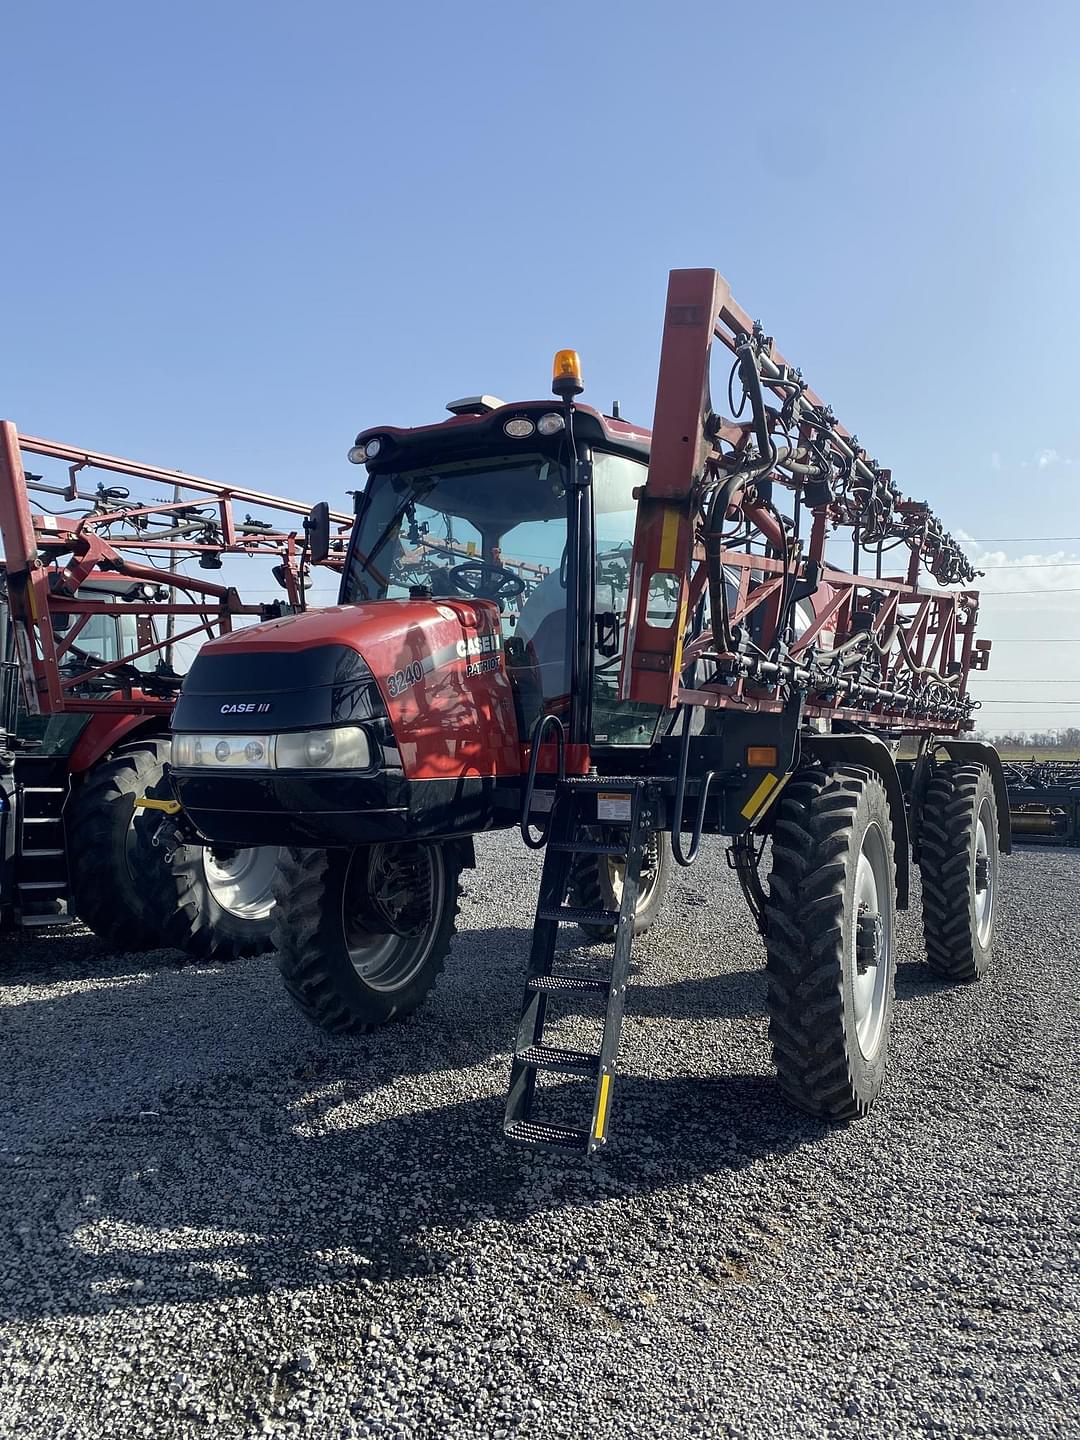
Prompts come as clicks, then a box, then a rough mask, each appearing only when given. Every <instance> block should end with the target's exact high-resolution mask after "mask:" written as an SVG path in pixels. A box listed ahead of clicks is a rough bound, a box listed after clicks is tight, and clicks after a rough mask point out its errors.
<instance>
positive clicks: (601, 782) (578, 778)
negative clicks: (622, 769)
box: [559, 775, 651, 795]
mask: <svg viewBox="0 0 1080 1440" xmlns="http://www.w3.org/2000/svg"><path fill="white" fill-rule="evenodd" d="M650 778H651V777H650ZM559 784H560V785H566V786H568V787H569V788H570V789H571V790H610V791H611V793H612V794H613V795H632V794H633V793H634V791H635V790H638V789H640V787H641V786H642V785H644V784H645V781H644V780H642V779H641V777H640V776H637V775H567V776H566V777H565V778H564V779H562V780H560V781H559Z"/></svg>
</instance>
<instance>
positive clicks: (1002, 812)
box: [941, 740, 1012, 855]
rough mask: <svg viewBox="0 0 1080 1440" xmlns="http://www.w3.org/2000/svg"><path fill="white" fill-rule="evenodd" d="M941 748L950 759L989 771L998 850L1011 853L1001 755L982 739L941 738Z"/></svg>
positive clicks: (1007, 806) (1010, 833) (1009, 816)
mask: <svg viewBox="0 0 1080 1440" xmlns="http://www.w3.org/2000/svg"><path fill="white" fill-rule="evenodd" d="M941 746H942V748H943V749H944V750H945V751H946V752H947V753H948V756H949V759H950V760H959V761H964V760H967V761H969V762H970V763H972V764H975V765H985V766H986V768H987V770H989V771H990V779H991V781H992V782H993V786H994V799H995V801H996V802H997V812H998V850H999V851H1000V853H1001V854H1002V855H1011V854H1012V816H1011V815H1010V814H1009V791H1008V787H1007V786H1006V784H1005V769H1004V767H1003V765H1002V763H1001V756H1000V755H999V754H998V752H997V751H996V750H995V749H994V747H993V745H987V744H986V742H985V741H983V740H942V741H941Z"/></svg>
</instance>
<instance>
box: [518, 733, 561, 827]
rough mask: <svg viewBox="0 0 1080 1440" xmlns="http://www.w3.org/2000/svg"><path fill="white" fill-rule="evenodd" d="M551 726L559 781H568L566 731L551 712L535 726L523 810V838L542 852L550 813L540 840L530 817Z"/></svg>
mask: <svg viewBox="0 0 1080 1440" xmlns="http://www.w3.org/2000/svg"><path fill="white" fill-rule="evenodd" d="M551 724H554V726H555V746H556V754H557V757H558V766H559V768H558V773H557V780H565V779H566V729H565V727H564V725H563V723H562V721H561V720H560V719H559V717H558V715H552V714H551V713H550V712H549V713H547V714H546V715H541V716H540V719H539V720H538V721H537V722H536V724H535V725H534V726H533V732H532V753H531V754H530V756H529V775H528V779H527V780H526V782H525V798H524V801H523V802H522V809H521V838H522V840H524V842H525V844H526V845H527V846H528V847H529V849H530V850H542V849H543V847H544V846H545V845H546V844H547V838H548V833H549V831H550V830H551V812H550V811H549V812H548V819H547V824H546V825H545V826H543V827H542V829H541V832H540V838H539V839H538V840H534V839H533V837H532V833H531V826H530V822H529V815H530V813H531V812H532V798H533V790H534V788H535V786H536V767H537V764H538V762H539V759H540V746H541V744H542V743H543V739H544V731H545V730H546V729H547V727H548V726H549V725H551ZM553 808H554V802H553Z"/></svg>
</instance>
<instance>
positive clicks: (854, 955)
mask: <svg viewBox="0 0 1080 1440" xmlns="http://www.w3.org/2000/svg"><path fill="white" fill-rule="evenodd" d="M772 854H773V868H772V875H771V877H770V882H769V895H768V897H767V900H766V906H765V915H766V925H767V936H766V941H765V948H766V956H767V962H766V963H767V971H768V981H769V1035H770V1038H771V1040H772V1045H773V1056H774V1059H775V1062H776V1072H777V1078H778V1080H779V1083H780V1088H781V1090H782V1091H783V1092H784V1094H785V1095H786V1096H787V1098H788V1099H789V1100H790V1101H791V1102H792V1104H794V1105H796V1106H798V1107H799V1109H801V1110H806V1111H808V1112H809V1113H810V1114H811V1115H816V1116H819V1117H821V1118H822V1119H828V1120H852V1119H855V1118H857V1117H858V1116H860V1115H865V1114H866V1112H867V1111H868V1110H869V1108H870V1106H871V1105H872V1104H873V1102H874V1100H875V1098H876V1097H877V1094H878V1092H879V1090H880V1089H881V1084H882V1080H883V1078H884V1074H885V1060H886V1053H887V1050H888V1040H889V1027H890V1024H891V1020H892V1008H893V979H894V971H895V963H896V962H895V941H894V936H895V928H896V925H895V918H896V862H895V854H894V849H893V831H892V821H891V816H890V813H889V802H888V799H887V797H886V793H885V787H884V785H883V784H882V782H881V780H880V778H879V777H878V776H877V775H875V774H873V773H872V772H871V771H868V770H863V769H859V768H856V767H854V766H846V765H844V766H840V765H838V766H835V767H833V768H831V769H813V770H803V771H800V772H798V773H796V774H795V775H794V776H793V778H792V780H791V782H790V783H789V785H788V787H787V790H786V791H785V793H784V795H783V796H782V797H781V800H780V804H779V809H778V813H777V818H776V827H775V831H774V834H773V842H772Z"/></svg>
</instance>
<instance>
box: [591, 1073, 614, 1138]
mask: <svg viewBox="0 0 1080 1440" xmlns="http://www.w3.org/2000/svg"><path fill="white" fill-rule="evenodd" d="M610 1091H611V1076H610V1075H602V1076H601V1077H600V1104H599V1107H598V1108H597V1111H596V1129H595V1130H594V1131H593V1139H594V1140H602V1139H603V1138H604V1126H605V1125H606V1124H607V1107H608V1096H609V1094H610Z"/></svg>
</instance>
